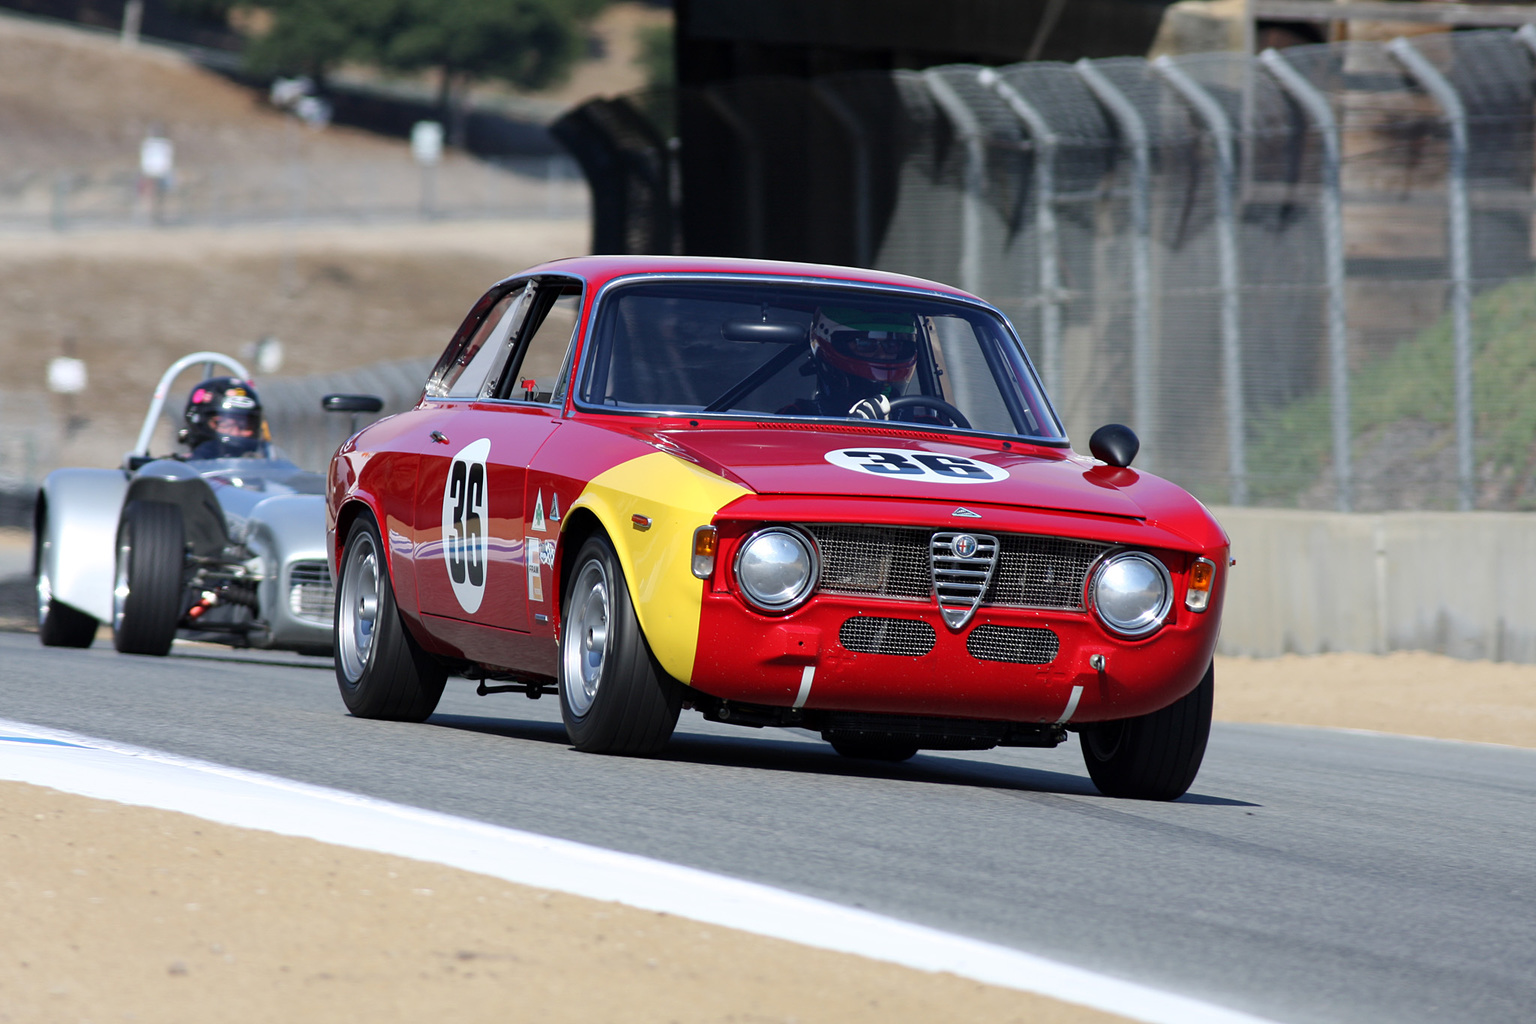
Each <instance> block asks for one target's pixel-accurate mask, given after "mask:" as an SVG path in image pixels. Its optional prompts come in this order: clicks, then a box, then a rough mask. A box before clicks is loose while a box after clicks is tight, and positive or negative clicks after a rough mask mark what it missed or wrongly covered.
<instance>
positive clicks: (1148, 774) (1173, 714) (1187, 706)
mask: <svg viewBox="0 0 1536 1024" xmlns="http://www.w3.org/2000/svg"><path fill="white" fill-rule="evenodd" d="M1215 692H1216V665H1215V663H1214V662H1212V664H1211V665H1210V666H1209V667H1208V668H1206V670H1205V675H1204V677H1203V678H1201V680H1200V685H1198V686H1196V687H1195V688H1194V689H1193V690H1191V691H1190V692H1189V693H1188V694H1186V695H1185V696H1183V697H1181V698H1179V699H1178V700H1176V701H1174V702H1173V703H1172V704H1170V705H1168V706H1167V707H1166V708H1163V709H1162V710H1161V711H1154V712H1152V713H1151V714H1149V715H1141V716H1140V717H1138V718H1125V719H1121V720H1119V721H1114V722H1099V723H1096V724H1094V725H1086V726H1084V727H1083V729H1082V732H1081V734H1080V735H1079V740H1080V742H1081V744H1082V748H1083V761H1084V763H1085V764H1087V766H1088V775H1089V777H1091V778H1092V779H1093V784H1094V785H1095V786H1097V787H1099V792H1101V793H1103V794H1104V795H1105V796H1117V797H1129V798H1131V799H1135V800H1177V799H1178V798H1179V797H1181V796H1183V795H1184V794H1185V793H1186V792H1188V791H1189V787H1190V786H1191V785H1192V784H1193V783H1194V781H1195V776H1196V775H1197V774H1199V771H1200V762H1201V761H1202V760H1204V759H1205V744H1206V740H1207V739H1209V738H1210V735H1211V704H1212V698H1213V696H1214V695H1215Z"/></svg>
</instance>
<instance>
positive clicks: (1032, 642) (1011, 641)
mask: <svg viewBox="0 0 1536 1024" xmlns="http://www.w3.org/2000/svg"><path fill="white" fill-rule="evenodd" d="M1060 648H1061V640H1060V638H1059V637H1057V636H1056V634H1055V633H1054V632H1052V631H1051V630H1049V629H1035V628H1031V627H1022V626H977V627H976V628H975V629H973V630H971V633H970V636H967V637H966V638H965V649H966V650H968V651H970V652H971V657H973V658H975V659H976V660H977V661H1009V662H1013V663H1014V664H1016V665H1048V664H1050V663H1051V662H1053V661H1055V660H1056V652H1057V651H1058V650H1060Z"/></svg>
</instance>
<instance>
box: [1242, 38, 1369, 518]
mask: <svg viewBox="0 0 1536 1024" xmlns="http://www.w3.org/2000/svg"><path fill="white" fill-rule="evenodd" d="M1259 60H1260V62H1261V63H1263V65H1264V67H1265V69H1266V70H1268V71H1269V73H1270V74H1271V75H1273V76H1274V77H1275V80H1276V81H1277V82H1279V83H1280V87H1281V88H1282V89H1284V90H1285V91H1286V93H1288V94H1289V95H1290V97H1291V98H1292V99H1294V100H1295V101H1296V103H1297V104H1298V105H1299V106H1300V107H1301V108H1302V110H1304V111H1306V114H1307V117H1308V118H1310V119H1311V121H1312V123H1313V124H1314V125H1315V126H1316V127H1317V132H1318V134H1319V135H1320V136H1321V137H1322V140H1323V270H1324V273H1325V274H1326V275H1327V278H1328V379H1329V384H1330V386H1331V388H1332V392H1333V396H1332V397H1333V471H1334V481H1335V486H1336V487H1337V488H1338V492H1339V493H1338V507H1339V511H1340V512H1348V511H1349V510H1350V508H1351V507H1352V506H1353V504H1354V500H1353V499H1354V495H1353V493H1352V491H1353V479H1354V476H1353V473H1352V472H1351V468H1350V426H1349V338H1348V335H1347V333H1346V325H1347V322H1348V321H1347V319H1346V313H1345V305H1344V301H1345V297H1344V207H1343V197H1342V194H1341V188H1340V177H1339V168H1340V163H1341V158H1340V146H1339V125H1338V121H1337V120H1336V119H1335V118H1334V116H1333V107H1332V106H1330V105H1329V103H1328V98H1327V97H1326V96H1324V95H1323V94H1322V92H1321V91H1319V90H1318V89H1317V87H1316V86H1314V85H1313V84H1312V83H1311V82H1309V81H1307V80H1306V78H1305V77H1303V76H1302V74H1301V73H1300V72H1298V71H1297V70H1296V69H1295V68H1293V67H1292V66H1291V65H1290V62H1289V61H1287V60H1286V59H1285V58H1284V57H1283V56H1281V55H1280V52H1279V51H1278V50H1274V49H1269V50H1265V51H1264V52H1263V53H1261V54H1259Z"/></svg>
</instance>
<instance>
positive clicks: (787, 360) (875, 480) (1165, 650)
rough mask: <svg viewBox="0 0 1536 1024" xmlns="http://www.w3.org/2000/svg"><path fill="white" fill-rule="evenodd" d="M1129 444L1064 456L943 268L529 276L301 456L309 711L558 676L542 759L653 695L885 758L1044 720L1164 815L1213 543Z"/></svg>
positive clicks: (1040, 408)
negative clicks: (415, 396) (332, 585)
mask: <svg viewBox="0 0 1536 1024" xmlns="http://www.w3.org/2000/svg"><path fill="white" fill-rule="evenodd" d="M1136 447H1137V442H1136V438H1135V436H1134V435H1133V434H1132V433H1131V432H1130V431H1129V430H1128V429H1126V428H1125V427H1121V426H1114V425H1112V426H1109V427H1105V428H1103V429H1101V430H1100V431H1098V432H1097V433H1096V434H1095V435H1094V439H1093V442H1092V444H1091V448H1092V450H1093V452H1094V454H1095V455H1096V456H1097V458H1088V457H1085V456H1082V455H1078V454H1076V453H1074V452H1073V451H1072V450H1071V448H1070V447H1069V446H1068V442H1067V437H1066V435H1065V433H1064V431H1063V430H1062V427H1061V422H1060V420H1058V418H1057V417H1056V414H1055V412H1054V411H1053V410H1052V408H1051V405H1050V402H1049V401H1048V400H1047V398H1046V396H1045V394H1044V393H1043V391H1042V389H1041V387H1040V382H1039V379H1038V377H1037V376H1036V374H1035V371H1034V369H1033V368H1032V367H1031V365H1030V362H1029V358H1028V356H1027V355H1026V353H1025V351H1024V348H1023V346H1022V345H1021V344H1020V342H1019V339H1018V337H1017V336H1016V335H1015V333H1014V331H1013V329H1012V327H1011V326H1010V324H1009V323H1008V320H1007V319H1006V318H1005V317H1004V316H1002V314H1000V313H999V312H998V311H997V310H996V309H993V308H992V307H991V306H989V305H987V304H986V303H985V302H982V301H981V300H979V299H977V298H976V297H974V296H972V295H969V294H966V293H965V292H961V291H958V290H956V289H954V288H950V287H947V286H945V285H941V284H935V283H933V282H930V281H923V280H919V279H916V278H910V277H902V276H897V275H893V274H882V273H875V272H871V271H865V270H855V269H849V268H844V267H827V266H815V265H809V264H790V263H773V262H761V261H749V260H725V259H704V258H691V257H650V256H645V257H639V256H608V257H598V256H593V257H581V258H576V259H567V260H559V261H555V262H552V263H547V264H544V265H542V266H538V267H534V268H533V269H531V270H527V271H525V272H523V273H521V274H518V275H516V276H514V277H510V278H508V279H506V280H505V281H502V282H500V283H499V284H497V285H496V286H495V287H493V288H492V289H491V290H490V291H489V292H487V293H486V294H485V296H484V297H483V298H481V300H480V301H479V302H478V303H476V304H475V306H474V308H473V309H472V310H471V311H470V313H469V316H468V317H467V318H466V319H465V320H464V323H463V326H462V327H460V328H459V330H458V332H457V333H456V334H455V335H454V337H453V340H452V341H451V342H450V343H449V345H448V348H447V349H446V350H445V351H444V353H443V355H442V358H441V359H440V360H438V363H437V365H436V368H435V369H433V371H432V373H431V376H430V377H429V378H428V379H427V381H426V387H425V390H424V393H423V395H422V398H421V401H420V403H419V404H418V405H417V406H416V407H415V408H414V409H412V410H410V411H409V412H405V413H402V414H400V415H397V416H393V417H390V418H388V419H384V420H381V421H379V422H377V423H375V424H373V425H371V426H369V427H367V428H365V429H364V430H362V431H361V432H359V433H358V434H357V435H356V436H354V437H352V438H351V439H350V440H349V441H347V442H346V443H345V444H344V445H343V446H342V447H341V449H340V450H339V451H338V452H337V453H336V457H335V459H334V460H333V462H332V464H331V470H330V479H329V495H328V502H327V513H328V527H329V535H330V543H331V547H332V550H331V557H332V559H333V562H332V565H333V567H334V570H335V575H336V583H337V586H336V627H335V628H336V633H335V648H336V649H335V654H336V671H337V677H338V682H339V684H340V687H341V693H342V697H343V698H344V699H345V701H346V705H347V707H348V708H349V709H351V711H352V713H353V714H356V715H360V716H364V717H375V718H390V719H401V720H418V721H419V720H421V719H424V718H426V717H427V716H428V715H430V714H431V713H432V710H433V708H434V707H435V706H436V704H437V702H438V698H439V696H440V695H441V693H442V690H443V685H444V681H445V679H446V678H447V676H449V675H463V676H467V677H469V678H471V679H477V680H479V681H480V692H482V693H486V692H494V691H497V690H519V691H523V692H526V693H527V694H528V696H530V697H536V696H538V695H540V694H541V693H558V694H559V697H560V707H561V711H562V715H563V718H564V721H565V726H566V729H567V731H568V732H569V735H570V739H571V742H572V743H573V744H574V745H575V746H576V747H577V748H578V749H580V750H586V751H595V752H606V753H618V754H650V753H655V752H657V751H659V750H661V749H662V747H663V746H664V745H665V744H666V743H667V741H668V738H669V737H670V736H671V734H672V731H673V729H674V728H675V727H676V724H677V719H678V714H679V712H680V710H682V709H684V708H689V709H692V710H695V711H698V712H701V713H702V714H703V715H704V716H705V717H706V718H708V719H710V720H711V721H717V722H729V723H733V724H741V725H746V726H770V725H773V726H797V727H801V728H807V729H811V730H815V731H818V732H820V733H821V735H822V736H823V737H824V738H825V739H826V740H827V741H829V742H830V743H831V744H832V746H833V747H834V748H835V749H836V750H837V751H838V752H839V753H841V754H844V755H847V756H850V757H863V758H878V759H883V760H890V761H899V760H903V759H906V758H908V757H911V756H912V755H913V754H914V753H916V752H917V751H918V750H921V749H936V750H980V749H987V748H990V747H993V746H996V745H999V744H1001V745H1003V746H1031V747H1051V746H1056V745H1057V744H1059V743H1061V742H1062V741H1063V740H1064V739H1065V738H1066V735H1067V733H1068V732H1069V731H1075V732H1077V733H1078V734H1079V736H1080V739H1081V746H1082V750H1083V756H1084V758H1085V760H1086V761H1087V765H1088V770H1089V772H1090V774H1091V776H1092V778H1093V781H1094V782H1095V784H1096V785H1097V786H1098V787H1099V789H1100V790H1101V791H1103V792H1105V793H1107V794H1111V795H1119V796H1132V797H1144V798H1153V799H1172V798H1174V797H1177V796H1179V795H1181V794H1182V793H1184V792H1185V791H1186V790H1187V789H1188V788H1189V785H1190V783H1191V782H1192V781H1193V780H1194V777H1195V773H1196V772H1197V771H1198V770H1199V767H1200V761H1201V759H1202V757H1203V756H1204V752H1205V744H1206V737H1207V734H1208V732H1209V728H1210V720H1211V695H1212V689H1213V685H1214V684H1213V676H1212V669H1211V655H1212V651H1213V650H1214V649H1215V646H1216V634H1217V629H1218V626H1219V620H1220V617H1221V601H1222V594H1223V586H1224V583H1225V577H1226V572H1227V565H1228V559H1227V551H1228V540H1227V537H1226V535H1225V534H1224V533H1223V531H1222V529H1221V527H1220V526H1219V525H1218V524H1217V523H1216V521H1215V520H1214V519H1212V518H1211V516H1210V514H1209V513H1208V512H1206V510H1205V508H1204V507H1203V506H1202V505H1201V504H1200V503H1199V502H1197V501H1196V500H1195V499H1194V498H1192V497H1191V496H1190V495H1188V494H1186V493H1185V492H1184V491H1182V490H1180V489H1179V488H1178V487H1175V486H1174V485H1172V484H1170V483H1168V482H1166V481H1164V480H1161V479H1159V478H1157V477H1155V476H1150V475H1146V474H1142V473H1138V472H1136V471H1135V470H1132V469H1130V468H1128V464H1129V463H1130V461H1131V459H1132V458H1133V457H1134V456H1135V454H1136ZM488 684H489V685H488Z"/></svg>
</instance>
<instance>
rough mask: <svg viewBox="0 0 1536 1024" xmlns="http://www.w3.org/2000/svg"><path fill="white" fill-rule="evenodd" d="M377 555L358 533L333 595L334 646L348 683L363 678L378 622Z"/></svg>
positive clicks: (369, 538)
mask: <svg viewBox="0 0 1536 1024" xmlns="http://www.w3.org/2000/svg"><path fill="white" fill-rule="evenodd" d="M379 573H380V569H379V552H378V549H377V548H376V547H375V546H374V543H373V538H372V537H370V536H369V535H368V534H366V533H363V534H358V536H357V537H356V538H354V539H353V541H352V546H351V547H350V548H349V549H348V550H347V558H346V563H345V565H344V566H343V567H342V571H341V587H340V589H338V590H337V592H336V646H337V648H338V653H339V654H340V660H341V670H342V672H343V673H344V674H345V675H346V677H347V679H348V680H349V681H350V682H354V683H355V682H357V681H358V680H359V679H361V678H362V677H363V670H364V669H366V668H367V667H368V656H369V655H370V654H371V653H372V652H373V640H374V630H375V629H376V628H377V626H378V619H379V582H380V578H379Z"/></svg>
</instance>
